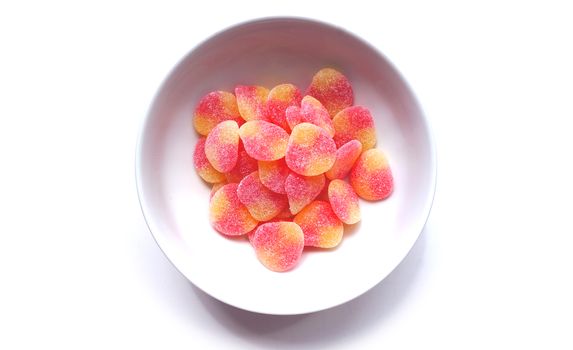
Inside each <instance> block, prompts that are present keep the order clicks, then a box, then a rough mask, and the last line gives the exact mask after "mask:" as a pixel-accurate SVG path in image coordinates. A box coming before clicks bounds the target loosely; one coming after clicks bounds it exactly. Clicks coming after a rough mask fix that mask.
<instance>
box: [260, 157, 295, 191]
mask: <svg viewBox="0 0 573 350" xmlns="http://www.w3.org/2000/svg"><path fill="white" fill-rule="evenodd" d="M288 174H290V170H289V168H288V167H287V165H286V163H285V160H284V159H283V158H281V159H279V160H273V161H269V162H266V161H264V160H259V178H260V179H261V182H262V183H263V185H265V186H266V187H267V188H268V189H269V190H271V191H273V192H276V193H282V194H286V191H285V181H286V179H287V176H288Z"/></svg>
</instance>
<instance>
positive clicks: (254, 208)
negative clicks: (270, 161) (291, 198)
mask: <svg viewBox="0 0 573 350" xmlns="http://www.w3.org/2000/svg"><path fill="white" fill-rule="evenodd" d="M237 196H238V197H239V200H240V201H241V203H243V204H244V205H245V206H246V207H247V210H248V211H249V213H251V216H252V217H253V218H255V220H258V221H267V220H270V219H272V218H274V217H275V216H277V215H278V214H279V213H280V212H282V211H283V210H284V208H286V207H287V205H288V201H287V197H286V196H285V195H284V194H279V193H275V192H273V191H271V190H269V189H268V188H266V187H265V186H264V185H263V184H262V183H261V180H260V179H259V172H258V171H255V172H253V173H251V174H250V175H247V176H246V177H245V178H244V179H243V180H242V181H241V183H239V187H238V189H237Z"/></svg>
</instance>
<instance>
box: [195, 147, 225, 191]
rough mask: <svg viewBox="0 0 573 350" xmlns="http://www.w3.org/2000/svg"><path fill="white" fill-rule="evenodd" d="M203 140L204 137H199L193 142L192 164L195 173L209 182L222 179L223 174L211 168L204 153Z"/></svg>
mask: <svg viewBox="0 0 573 350" xmlns="http://www.w3.org/2000/svg"><path fill="white" fill-rule="evenodd" d="M205 140H206V138H205V137H201V138H200V139H199V140H197V143H196V144H195V151H194V152H193V165H194V166H195V170H197V174H199V176H200V177H201V178H202V179H203V180H205V181H207V182H209V183H217V182H221V181H224V180H225V175H223V174H221V173H220V172H218V171H217V170H216V169H215V168H213V166H212V165H211V163H209V160H208V159H207V156H206V155H205Z"/></svg>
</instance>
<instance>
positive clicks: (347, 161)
mask: <svg viewBox="0 0 573 350" xmlns="http://www.w3.org/2000/svg"><path fill="white" fill-rule="evenodd" d="M360 153H362V144H361V143H360V141H358V140H351V141H348V142H347V143H345V144H344V145H342V146H341V147H340V148H339V149H337V150H336V160H335V161H334V165H333V166H332V168H330V170H329V171H327V172H326V173H325V175H326V177H327V178H329V179H330V180H334V179H343V178H345V177H346V175H348V173H349V172H350V169H352V166H353V165H354V163H355V162H356V159H358V157H360Z"/></svg>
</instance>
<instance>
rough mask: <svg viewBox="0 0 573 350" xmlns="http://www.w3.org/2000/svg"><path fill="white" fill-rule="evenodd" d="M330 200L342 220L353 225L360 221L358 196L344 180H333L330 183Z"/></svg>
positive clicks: (333, 209) (335, 212)
mask: <svg viewBox="0 0 573 350" xmlns="http://www.w3.org/2000/svg"><path fill="white" fill-rule="evenodd" d="M328 201H329V202H330V206H331V207H332V211H334V214H336V216H338V218H339V219H340V221H342V222H343V223H345V224H348V225H352V224H355V223H357V222H358V221H360V206H359V204H358V196H357V195H356V192H354V189H352V186H350V185H349V184H348V183H347V182H346V181H343V180H338V179H336V180H332V181H331V182H330V184H329V185H328Z"/></svg>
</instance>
